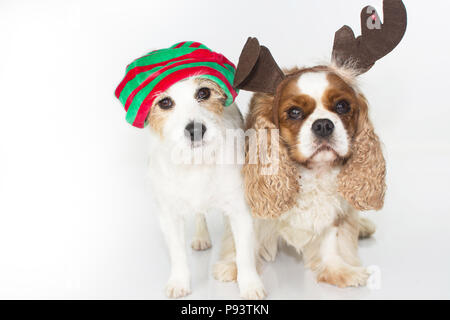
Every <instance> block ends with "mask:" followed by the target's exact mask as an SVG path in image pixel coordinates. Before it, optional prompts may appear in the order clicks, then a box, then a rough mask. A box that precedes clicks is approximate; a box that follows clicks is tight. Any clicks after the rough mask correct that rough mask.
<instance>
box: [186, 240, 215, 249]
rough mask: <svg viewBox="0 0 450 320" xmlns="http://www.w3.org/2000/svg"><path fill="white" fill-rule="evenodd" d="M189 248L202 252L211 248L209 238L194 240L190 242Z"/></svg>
mask: <svg viewBox="0 0 450 320" xmlns="http://www.w3.org/2000/svg"><path fill="white" fill-rule="evenodd" d="M191 247H192V249H194V250H197V251H202V250H207V249H209V248H211V240H210V239H209V238H196V239H193V240H192V243H191Z"/></svg>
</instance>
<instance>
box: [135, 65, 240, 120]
mask: <svg viewBox="0 0 450 320" xmlns="http://www.w3.org/2000/svg"><path fill="white" fill-rule="evenodd" d="M192 74H198V75H202V74H208V75H212V76H215V77H217V78H219V79H220V80H222V82H223V83H225V84H226V86H227V88H228V90H229V91H230V92H231V94H232V96H233V97H236V92H235V91H234V89H233V88H232V87H231V86H230V85H229V83H228V80H227V79H226V78H225V77H224V76H223V75H222V73H220V72H219V71H217V70H215V69H213V68H210V67H206V66H199V67H192V68H186V69H180V70H177V71H175V72H173V73H171V74H169V75H167V77H165V78H164V79H162V80H161V81H160V82H159V83H158V84H157V85H156V86H155V87H154V88H153V90H152V92H151V93H150V94H149V95H148V96H147V97H146V98H145V99H144V101H142V104H141V105H140V107H139V111H138V113H137V114H136V117H135V118H134V122H133V126H136V127H138V128H143V127H144V124H145V119H146V118H147V116H148V113H149V111H150V107H151V105H152V104H153V101H154V100H155V98H156V97H157V95H158V93H160V92H163V91H165V90H167V89H168V88H169V87H170V86H171V85H173V84H174V83H175V82H178V81H180V80H183V79H186V78H188V77H189V76H191V75H192ZM127 102H128V101H127Z"/></svg>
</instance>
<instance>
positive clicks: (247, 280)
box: [228, 207, 266, 299]
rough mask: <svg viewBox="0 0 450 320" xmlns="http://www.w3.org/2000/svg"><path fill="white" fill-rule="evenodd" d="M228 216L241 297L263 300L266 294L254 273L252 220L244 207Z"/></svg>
mask: <svg viewBox="0 0 450 320" xmlns="http://www.w3.org/2000/svg"><path fill="white" fill-rule="evenodd" d="M228 216H229V219H230V225H231V230H232V232H233V236H234V242H235V246H236V265H237V281H238V285H239V289H240V292H241V297H242V298H244V299H263V298H264V297H265V296H266V292H265V290H264V286H263V284H262V282H261V279H260V277H259V275H258V273H257V271H256V264H255V239H254V233H253V221H252V218H251V216H250V214H249V213H247V210H245V207H244V208H241V210H236V211H233V213H231V214H229V215H228Z"/></svg>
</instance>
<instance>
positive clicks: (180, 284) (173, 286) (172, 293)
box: [166, 278, 191, 298]
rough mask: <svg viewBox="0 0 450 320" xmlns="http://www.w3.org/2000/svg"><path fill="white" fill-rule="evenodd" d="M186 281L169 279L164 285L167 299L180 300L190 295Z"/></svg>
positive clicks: (187, 281) (189, 288) (189, 287)
mask: <svg viewBox="0 0 450 320" xmlns="http://www.w3.org/2000/svg"><path fill="white" fill-rule="evenodd" d="M189 282H190V281H189V280H188V279H180V278H170V279H169V281H168V282H167V285H166V295H167V297H169V298H181V297H185V296H187V295H188V294H190V293H191V286H190V283H189Z"/></svg>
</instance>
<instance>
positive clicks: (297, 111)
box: [287, 107, 303, 120]
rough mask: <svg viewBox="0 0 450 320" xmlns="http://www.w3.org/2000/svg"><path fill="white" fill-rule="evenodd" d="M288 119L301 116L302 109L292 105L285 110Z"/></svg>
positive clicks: (295, 118) (297, 118)
mask: <svg viewBox="0 0 450 320" xmlns="http://www.w3.org/2000/svg"><path fill="white" fill-rule="evenodd" d="M287 115H288V117H289V119H293V120H299V119H301V118H303V111H302V109H300V108H299V107H292V108H290V109H289V110H288V111H287Z"/></svg>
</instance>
